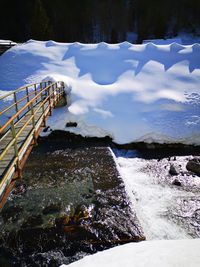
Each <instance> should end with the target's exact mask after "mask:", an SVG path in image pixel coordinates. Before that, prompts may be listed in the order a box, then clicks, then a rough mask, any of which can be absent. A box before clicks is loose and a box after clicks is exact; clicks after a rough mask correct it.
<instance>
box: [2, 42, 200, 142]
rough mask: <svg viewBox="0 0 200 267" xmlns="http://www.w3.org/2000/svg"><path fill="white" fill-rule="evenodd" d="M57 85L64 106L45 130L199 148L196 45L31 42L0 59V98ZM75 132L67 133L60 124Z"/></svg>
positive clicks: (199, 75)
mask: <svg viewBox="0 0 200 267" xmlns="http://www.w3.org/2000/svg"><path fill="white" fill-rule="evenodd" d="M49 79H50V80H53V81H57V80H62V81H64V82H65V84H66V91H67V92H68V94H69V96H68V106H67V107H63V108H60V109H56V110H55V111H54V115H53V116H52V117H51V118H50V119H49V120H48V124H49V125H50V127H51V128H52V129H53V130H55V129H62V130H70V131H71V132H75V133H79V134H82V135H83V136H97V137H103V136H106V135H109V136H111V137H112V138H113V140H114V141H115V142H117V143H120V144H123V143H130V142H137V141H145V142H159V143H163V142H165V143H170V142H181V143H186V144H196V145H197V144H198V145H199V144H200V88H199V81H200V45H199V44H193V45H187V46H183V45H180V44H177V43H172V44H168V45H155V44H152V43H147V44H143V45H132V44H130V43H128V42H123V43H119V44H107V43H98V44H81V43H57V42H54V41H47V42H42V41H34V40H30V41H28V42H26V43H24V44H22V45H20V46H15V47H13V48H11V49H10V50H8V51H7V52H6V53H4V54H3V55H2V56H1V57H0V90H1V91H0V93H1V94H2V91H5V90H6V91H7V90H14V89H15V88H18V87H20V86H23V85H24V84H27V83H32V82H40V81H41V80H49ZM69 121H72V122H77V123H78V126H77V128H66V127H65V125H66V123H67V122H69Z"/></svg>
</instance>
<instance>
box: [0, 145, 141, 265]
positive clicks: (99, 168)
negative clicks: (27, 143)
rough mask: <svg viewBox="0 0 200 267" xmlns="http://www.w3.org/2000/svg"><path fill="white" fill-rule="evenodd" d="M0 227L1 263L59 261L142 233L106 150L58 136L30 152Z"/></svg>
mask: <svg viewBox="0 0 200 267" xmlns="http://www.w3.org/2000/svg"><path fill="white" fill-rule="evenodd" d="M61 147H63V149H60V148H61ZM0 230H1V232H0V246H1V252H0V256H1V257H0V258H1V259H0V265H1V266H59V265H60V264H62V263H66V264H67V263H70V262H73V261H75V260H77V259H80V258H81V257H83V256H85V255H87V254H92V253H95V252H97V251H100V250H103V249H106V248H109V247H112V246H115V245H118V244H122V243H127V242H131V241H140V240H143V239H144V234H143V231H142V229H141V227H140V224H139V222H138V219H137V217H136V215H135V214H134V213H133V211H131V208H130V205H129V200H128V198H127V195H126V193H125V189H124V184H123V182H122V180H121V178H120V176H119V174H118V172H117V170H116V167H115V163H114V161H113V158H112V155H111V152H110V150H109V149H108V148H107V147H105V146H103V145H102V144H96V145H95V144H93V145H91V144H90V146H87V145H83V144H80V143H79V144H78V143H77V144H76V145H73V146H69V144H68V145H66V146H63V144H61V143H60V142H59V141H58V140H57V141H56V142H54V143H53V144H52V142H50V143H48V142H47V143H44V142H42V143H41V144H40V145H39V146H38V147H37V148H36V149H34V151H33V153H32V154H31V155H30V157H29V160H28V162H27V164H26V168H25V170H24V173H23V180H22V181H18V182H17V183H16V187H15V188H14V190H13V192H12V193H11V195H10V197H9V199H8V201H7V203H6V205H5V207H4V208H3V210H2V212H1V215H0Z"/></svg>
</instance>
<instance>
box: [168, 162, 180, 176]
mask: <svg viewBox="0 0 200 267" xmlns="http://www.w3.org/2000/svg"><path fill="white" fill-rule="evenodd" d="M179 172H180V170H179V168H178V167H177V166H175V165H174V164H170V169H169V174H171V175H178V174H179Z"/></svg>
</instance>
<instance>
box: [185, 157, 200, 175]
mask: <svg viewBox="0 0 200 267" xmlns="http://www.w3.org/2000/svg"><path fill="white" fill-rule="evenodd" d="M186 169H187V170H188V171H191V172H193V173H195V174H197V175H199V176H200V158H193V159H191V160H189V161H188V163H187V165H186Z"/></svg>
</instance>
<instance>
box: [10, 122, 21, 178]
mask: <svg viewBox="0 0 200 267" xmlns="http://www.w3.org/2000/svg"><path fill="white" fill-rule="evenodd" d="M10 128H11V133H12V138H13V139H14V140H15V141H14V152H15V158H17V163H16V171H17V172H18V177H19V178H21V177H22V174H21V168H20V164H19V150H18V147H17V138H16V131H15V125H14V122H13V121H12V122H11V123H10Z"/></svg>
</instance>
